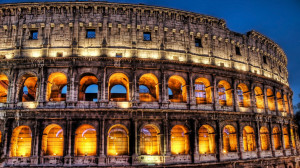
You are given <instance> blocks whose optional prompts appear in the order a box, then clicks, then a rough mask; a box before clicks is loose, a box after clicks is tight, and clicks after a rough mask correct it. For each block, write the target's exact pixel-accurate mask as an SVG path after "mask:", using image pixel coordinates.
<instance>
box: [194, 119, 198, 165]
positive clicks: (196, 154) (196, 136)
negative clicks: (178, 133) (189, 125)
mask: <svg viewBox="0 0 300 168" xmlns="http://www.w3.org/2000/svg"><path fill="white" fill-rule="evenodd" d="M193 121H194V125H193V133H194V144H193V146H194V163H197V162H198V160H199V148H198V131H197V130H198V125H199V121H198V120H197V119H194V120H193Z"/></svg>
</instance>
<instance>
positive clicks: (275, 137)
mask: <svg viewBox="0 0 300 168" xmlns="http://www.w3.org/2000/svg"><path fill="white" fill-rule="evenodd" d="M272 133H273V142H274V148H275V150H279V149H281V133H280V130H279V128H278V127H274V128H273V131H272Z"/></svg>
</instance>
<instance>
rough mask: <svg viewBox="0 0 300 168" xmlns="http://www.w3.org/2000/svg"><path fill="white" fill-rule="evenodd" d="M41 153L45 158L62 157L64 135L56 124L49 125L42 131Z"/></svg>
mask: <svg viewBox="0 0 300 168" xmlns="http://www.w3.org/2000/svg"><path fill="white" fill-rule="evenodd" d="M42 151H43V154H44V155H46V156H63V153H64V133H63V129H62V128H61V127H60V126H59V125H57V124H51V125H49V126H47V127H46V128H45V129H44V132H43V138H42Z"/></svg>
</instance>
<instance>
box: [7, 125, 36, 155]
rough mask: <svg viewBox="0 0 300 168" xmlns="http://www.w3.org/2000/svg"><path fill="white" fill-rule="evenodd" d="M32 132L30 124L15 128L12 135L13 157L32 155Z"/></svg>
mask: <svg viewBox="0 0 300 168" xmlns="http://www.w3.org/2000/svg"><path fill="white" fill-rule="evenodd" d="M31 139H32V134H31V130H30V128H29V127H28V126H19V127H17V128H15V129H14V131H13V133H12V137H11V149H10V156H11V157H30V154H31Z"/></svg>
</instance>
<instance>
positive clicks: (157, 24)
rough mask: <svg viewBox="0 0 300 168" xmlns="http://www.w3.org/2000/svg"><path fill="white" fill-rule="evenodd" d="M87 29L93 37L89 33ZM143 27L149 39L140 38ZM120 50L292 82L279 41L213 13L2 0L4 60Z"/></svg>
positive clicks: (0, 23) (1, 48)
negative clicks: (232, 26) (242, 30)
mask: <svg viewBox="0 0 300 168" xmlns="http://www.w3.org/2000/svg"><path fill="white" fill-rule="evenodd" d="M88 29H92V30H95V33H96V36H95V38H86V31H87V30H88ZM32 31H38V39H37V40H32V39H30V36H31V32H32ZM144 32H149V33H151V41H144V40H143V33H144ZM197 39H198V40H200V42H201V46H200V47H197V46H196V45H195V41H196V40H197ZM237 49H238V50H240V54H237V51H236V50H237ZM116 54H118V55H120V54H121V55H122V57H139V58H148V59H170V60H178V61H183V62H184V61H186V62H190V63H195V64H198V63H200V64H211V65H215V66H224V67H228V68H233V69H236V70H240V71H250V72H253V73H256V74H258V75H263V76H266V77H269V78H272V79H275V80H277V81H279V82H282V83H283V84H286V85H288V81H287V77H288V72H287V68H286V66H287V58H286V55H285V53H284V52H283V50H282V49H281V48H280V47H279V46H278V45H277V44H276V43H274V42H273V41H271V40H270V39H268V38H267V37H265V36H264V35H262V34H260V33H258V32H255V31H251V32H248V33H247V34H239V33H236V32H232V31H230V30H229V29H228V28H227V27H226V23H225V21H224V20H222V19H217V18H215V17H211V16H207V15H201V14H196V13H192V12H186V11H181V10H176V9H170V8H163V7H154V6H146V5H134V4H119V3H107V2H63V3H62V2H47V3H16V4H2V5H0V56H1V58H2V59H5V60H8V59H17V58H18V59H22V58H26V59H27V58H31V57H56V56H63V57H69V56H108V57H115V56H116Z"/></svg>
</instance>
